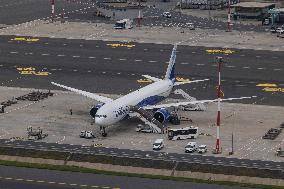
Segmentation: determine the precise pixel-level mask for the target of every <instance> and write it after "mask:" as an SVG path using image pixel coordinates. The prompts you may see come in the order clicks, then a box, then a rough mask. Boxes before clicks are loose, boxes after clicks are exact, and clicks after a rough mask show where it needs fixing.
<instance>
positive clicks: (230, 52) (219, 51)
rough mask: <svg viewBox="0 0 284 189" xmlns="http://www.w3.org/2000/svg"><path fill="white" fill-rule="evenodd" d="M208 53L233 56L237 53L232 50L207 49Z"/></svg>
mask: <svg viewBox="0 0 284 189" xmlns="http://www.w3.org/2000/svg"><path fill="white" fill-rule="evenodd" d="M206 52H207V53H209V54H214V53H223V54H233V53H234V52H235V51H233V50H230V49H207V50H206Z"/></svg>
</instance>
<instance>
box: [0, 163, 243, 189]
mask: <svg viewBox="0 0 284 189" xmlns="http://www.w3.org/2000/svg"><path fill="white" fill-rule="evenodd" d="M0 186H1V188H2V189H18V188H21V189H38V188H42V189H62V188H98V189H133V188H135V189H145V188H147V189H173V188H174V189H188V188H194V189H239V188H241V187H231V186H220V185H214V184H210V185H209V184H200V183H191V182H177V181H168V180H158V179H146V178H135V177H126V176H111V175H98V174H88V173H76V172H63V171H53V170H42V169H31V168H20V167H12V166H9V167H6V166H0Z"/></svg>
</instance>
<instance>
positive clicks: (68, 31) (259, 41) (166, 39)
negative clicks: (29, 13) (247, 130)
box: [0, 20, 284, 51]
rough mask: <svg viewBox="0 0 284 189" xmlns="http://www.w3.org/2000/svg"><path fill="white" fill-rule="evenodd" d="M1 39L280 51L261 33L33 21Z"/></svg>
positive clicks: (271, 38) (12, 28)
mask: <svg viewBox="0 0 284 189" xmlns="http://www.w3.org/2000/svg"><path fill="white" fill-rule="evenodd" d="M0 35H16V36H34V37H50V38H67V39H85V40H103V41H124V42H139V43H156V44H174V43H178V42H179V43H180V44H183V45H190V46H205V47H221V48H237V49H256V50H272V51H283V50H284V45H283V40H284V39H282V38H278V37H276V35H272V34H271V33H264V32H253V31H251V32H239V31H233V32H226V31H222V30H214V29H199V28H197V29H196V30H189V29H188V28H181V27H161V26H153V27H150V26H143V27H134V28H133V29H130V30H115V29H113V25H112V24H104V23H87V22H65V23H61V22H60V21H57V22H54V23H50V21H48V20H46V21H43V20H35V21H31V22H27V23H23V24H19V25H16V26H10V27H7V28H3V29H1V30H0Z"/></svg>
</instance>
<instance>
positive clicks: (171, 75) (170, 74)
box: [165, 44, 177, 81]
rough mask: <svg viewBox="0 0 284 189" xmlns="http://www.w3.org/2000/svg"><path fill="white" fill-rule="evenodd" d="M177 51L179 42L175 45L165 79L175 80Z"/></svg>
mask: <svg viewBox="0 0 284 189" xmlns="http://www.w3.org/2000/svg"><path fill="white" fill-rule="evenodd" d="M176 51H177V44H175V45H174V48H173V50H172V55H171V58H170V62H169V65H168V69H167V72H166V75H165V79H170V80H172V81H175V62H176Z"/></svg>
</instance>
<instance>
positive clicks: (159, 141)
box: [153, 139, 165, 150]
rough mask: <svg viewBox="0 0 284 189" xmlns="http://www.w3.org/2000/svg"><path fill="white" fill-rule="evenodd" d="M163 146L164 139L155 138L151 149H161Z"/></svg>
mask: <svg viewBox="0 0 284 189" xmlns="http://www.w3.org/2000/svg"><path fill="white" fill-rule="evenodd" d="M164 146H165V145H164V139H156V140H155V142H154V143H153V150H161V149H163V148H164Z"/></svg>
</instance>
